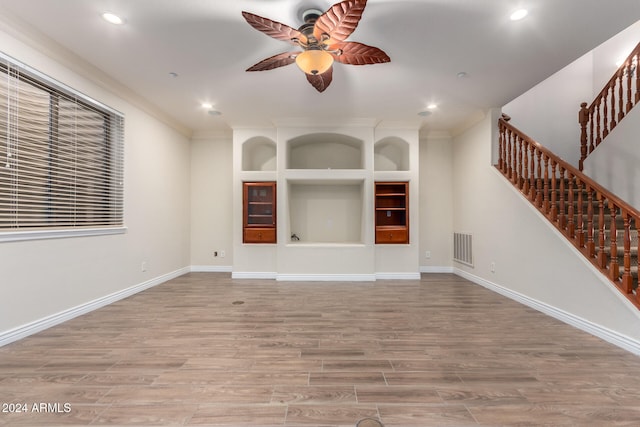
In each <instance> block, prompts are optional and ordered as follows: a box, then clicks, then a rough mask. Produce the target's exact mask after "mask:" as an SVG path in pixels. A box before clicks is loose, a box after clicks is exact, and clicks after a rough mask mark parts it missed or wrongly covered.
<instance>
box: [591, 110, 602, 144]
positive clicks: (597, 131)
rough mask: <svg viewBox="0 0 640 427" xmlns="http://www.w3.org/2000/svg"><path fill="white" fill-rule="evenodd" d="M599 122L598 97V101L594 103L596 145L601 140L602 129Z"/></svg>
mask: <svg viewBox="0 0 640 427" xmlns="http://www.w3.org/2000/svg"><path fill="white" fill-rule="evenodd" d="M600 123H601V118H600V98H598V103H597V104H596V147H597V146H598V145H600V143H601V142H602V131H601V129H600V128H601V126H600ZM594 149H595V148H594ZM592 151H593V150H592Z"/></svg>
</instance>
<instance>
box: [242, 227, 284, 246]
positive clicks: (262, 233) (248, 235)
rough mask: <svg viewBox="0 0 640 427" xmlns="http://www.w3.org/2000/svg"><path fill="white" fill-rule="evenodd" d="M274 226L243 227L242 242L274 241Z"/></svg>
mask: <svg viewBox="0 0 640 427" xmlns="http://www.w3.org/2000/svg"><path fill="white" fill-rule="evenodd" d="M275 242H276V229H275V228H245V230H244V243H275Z"/></svg>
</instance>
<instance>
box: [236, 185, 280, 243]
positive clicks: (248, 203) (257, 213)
mask: <svg viewBox="0 0 640 427" xmlns="http://www.w3.org/2000/svg"><path fill="white" fill-rule="evenodd" d="M242 241H243V243H276V241H277V237H276V183H275V182H272V181H271V182H245V183H243V233H242Z"/></svg>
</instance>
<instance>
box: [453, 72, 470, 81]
mask: <svg viewBox="0 0 640 427" xmlns="http://www.w3.org/2000/svg"><path fill="white" fill-rule="evenodd" d="M467 76H468V74H467V72H466V71H460V72H459V73H458V74H456V77H457V78H459V79H464V78H465V77H467Z"/></svg>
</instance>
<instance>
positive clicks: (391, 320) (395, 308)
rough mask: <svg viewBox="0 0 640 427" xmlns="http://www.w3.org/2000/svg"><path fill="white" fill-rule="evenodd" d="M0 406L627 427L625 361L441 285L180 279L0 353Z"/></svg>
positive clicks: (110, 417)
mask: <svg viewBox="0 0 640 427" xmlns="http://www.w3.org/2000/svg"><path fill="white" fill-rule="evenodd" d="M87 285H88V286H90V284H87ZM0 403H1V404H2V406H3V408H0V409H3V410H11V411H13V412H12V413H6V412H0V425H3V426H4V425H6V426H25V425H28V426H54V425H122V426H132V425H149V426H154V425H163V426H164V425H172V426H263V427H264V426H299V427H301V426H307V427H308V426H316V427H318V426H327V427H328V426H340V427H342V426H355V424H356V422H357V421H358V420H360V419H363V418H374V419H378V420H380V421H381V422H382V423H384V425H385V426H386V427H399V426H478V425H479V426H528V425H531V426H533V425H535V426H538V425H549V426H562V425H567V426H582V425H584V426H617V425H620V426H622V425H629V426H637V425H640V358H639V357H637V356H634V355H633V354H630V353H627V352H625V351H623V350H621V349H619V348H616V347H614V346H612V345H609V344H607V343H605V342H603V341H601V340H600V339H598V338H595V337H593V336H590V335H588V334H586V333H583V332H581V331H579V330H577V329H574V328H572V327H570V326H568V325H565V324H563V323H561V322H559V321H556V320H554V319H552V318H550V317H547V316H545V315H543V314H540V313H538V312H536V311H534V310H532V309H529V308H527V307H524V306H522V305H520V304H518V303H516V302H513V301H511V300H508V299H506V298H504V297H502V296H500V295H497V294H494V293H492V292H490V291H488V290H486V289H484V288H482V287H479V286H477V285H474V284H472V283H470V282H468V281H466V280H464V279H462V278H460V277H457V276H454V275H448V274H427V275H423V277H422V279H421V280H419V281H418V280H416V281H377V282H375V283H361V282H356V283H334V282H328V283H307V282H305V283H294V282H274V281H259V280H231V278H230V277H229V275H228V274H223V273H191V274H187V275H185V276H182V277H179V278H176V279H174V280H171V281H169V282H167V283H165V284H162V285H160V286H157V287H155V288H153V289H149V290H147V291H145V292H142V293H140V294H137V295H135V296H133V297H130V298H128V299H125V300H122V301H120V302H117V303H115V304H112V305H110V306H108V307H105V308H102V309H100V310H97V311H94V312H92V313H89V314H87V315H84V316H82V317H79V318H76V319H74V320H72V321H69V322H67V323H64V324H62V325H59V326H56V327H54V328H51V329H49V330H47V331H44V332H42V333H39V334H37V335H33V336H31V337H28V338H26V339H24V340H21V341H19V342H15V343H13V344H10V345H7V346H5V347H2V348H0ZM41 404H44V406H42V405H41ZM65 404H66V405H65ZM22 405H26V407H25V406H22ZM34 405H35V406H34ZM18 407H20V409H24V410H25V411H24V412H16V411H17V408H18Z"/></svg>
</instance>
